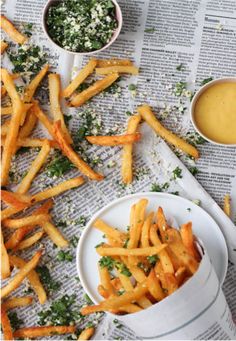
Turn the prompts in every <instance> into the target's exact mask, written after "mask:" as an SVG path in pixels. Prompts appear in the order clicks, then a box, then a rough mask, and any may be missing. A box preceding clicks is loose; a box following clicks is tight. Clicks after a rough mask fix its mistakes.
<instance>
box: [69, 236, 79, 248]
mask: <svg viewBox="0 0 236 341" xmlns="http://www.w3.org/2000/svg"><path fill="white" fill-rule="evenodd" d="M78 241H79V238H78V237H77V236H73V237H72V238H71V239H70V244H71V245H72V246H73V247H76V246H77V244H78Z"/></svg>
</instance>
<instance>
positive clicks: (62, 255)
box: [57, 250, 73, 262]
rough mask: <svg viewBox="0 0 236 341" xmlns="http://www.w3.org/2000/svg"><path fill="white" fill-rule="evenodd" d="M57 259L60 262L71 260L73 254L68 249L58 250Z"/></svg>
mask: <svg viewBox="0 0 236 341" xmlns="http://www.w3.org/2000/svg"><path fill="white" fill-rule="evenodd" d="M57 260H58V261H60V262H64V261H66V262H72V260H73V256H72V254H71V253H70V251H64V250H60V251H59V252H58V254H57Z"/></svg>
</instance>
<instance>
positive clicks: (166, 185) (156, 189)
mask: <svg viewBox="0 0 236 341" xmlns="http://www.w3.org/2000/svg"><path fill="white" fill-rule="evenodd" d="M169 186H170V184H169V183H168V182H165V183H164V184H163V185H159V184H157V183H153V184H152V185H151V192H163V190H165V189H167V188H169Z"/></svg>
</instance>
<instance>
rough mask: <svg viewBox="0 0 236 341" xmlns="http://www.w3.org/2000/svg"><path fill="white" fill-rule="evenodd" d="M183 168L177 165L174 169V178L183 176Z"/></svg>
mask: <svg viewBox="0 0 236 341" xmlns="http://www.w3.org/2000/svg"><path fill="white" fill-rule="evenodd" d="M182 177H183V175H182V169H181V168H179V167H176V168H175V169H174V170H173V171H172V179H173V180H176V179H177V178H182Z"/></svg>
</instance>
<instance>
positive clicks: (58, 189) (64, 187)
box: [1, 176, 84, 220]
mask: <svg viewBox="0 0 236 341" xmlns="http://www.w3.org/2000/svg"><path fill="white" fill-rule="evenodd" d="M83 183H84V179H83V178H82V176H79V177H77V178H74V179H69V180H66V181H63V182H61V183H60V184H58V185H56V186H54V187H52V188H49V189H46V190H45V191H42V192H38V193H36V194H35V195H33V196H32V197H31V202H32V203H37V202H39V201H42V200H46V199H50V198H52V197H55V196H56V195H59V194H61V193H63V192H65V191H68V190H69V189H72V188H75V187H78V186H81V185H82V184H83ZM20 211H22V209H16V208H13V207H9V208H6V209H5V210H3V211H1V220H4V219H6V218H8V217H10V216H11V215H13V214H15V213H18V212H20Z"/></svg>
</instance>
